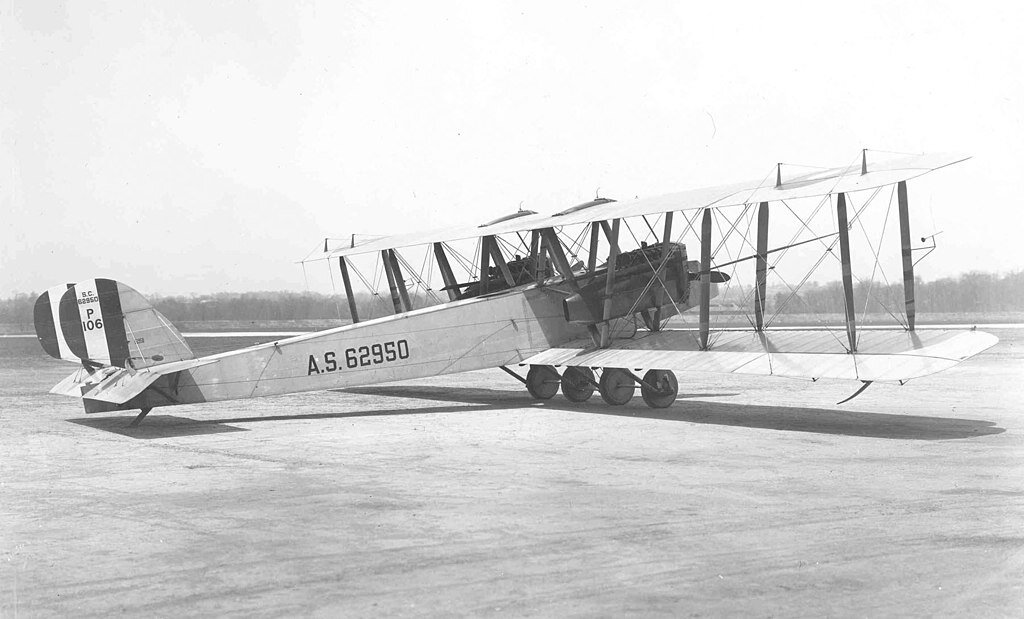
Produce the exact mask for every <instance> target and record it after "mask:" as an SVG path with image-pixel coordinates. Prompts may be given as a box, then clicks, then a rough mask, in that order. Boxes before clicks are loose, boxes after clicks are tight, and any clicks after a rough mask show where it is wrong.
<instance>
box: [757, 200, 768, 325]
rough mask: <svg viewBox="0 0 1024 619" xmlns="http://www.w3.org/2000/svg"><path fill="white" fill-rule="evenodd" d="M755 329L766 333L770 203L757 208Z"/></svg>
mask: <svg viewBox="0 0 1024 619" xmlns="http://www.w3.org/2000/svg"><path fill="white" fill-rule="evenodd" d="M754 282H755V284H754V285H755V286H756V290H755V293H754V328H755V329H756V330H757V331H764V302H765V296H766V293H767V288H768V203H767V202H762V203H761V204H760V205H759V206H758V207H757V262H756V263H755V267H754Z"/></svg>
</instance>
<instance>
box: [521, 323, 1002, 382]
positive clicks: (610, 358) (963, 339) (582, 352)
mask: <svg viewBox="0 0 1024 619" xmlns="http://www.w3.org/2000/svg"><path fill="white" fill-rule="evenodd" d="M858 338H859V341H858V344H857V352H855V353H850V352H849V351H847V350H846V332H845V331H843V330H819V329H793V330H789V329H787V330H778V331H765V332H763V333H757V332H754V331H749V330H747V331H719V332H716V333H714V334H713V335H712V339H711V346H710V348H709V350H701V349H700V343H699V338H698V337H697V332H696V331H694V330H690V329H683V330H667V331H659V332H653V333H648V334H645V335H641V336H639V337H636V338H633V339H630V340H628V341H615V342H613V343H612V348H607V349H595V348H593V344H592V343H591V341H590V340H578V341H577V342H575V343H571V344H569V345H567V346H565V347H561V348H552V349H549V350H546V351H544V352H542V353H539V354H537V355H534V356H532V357H530V358H528V359H525V360H524V361H522V362H521V363H522V364H523V365H526V364H529V365H554V366H566V365H568V366H584V367H624V368H656V369H663V370H679V371H684V372H685V371H690V372H718V373H728V374H754V375H762V376H789V377H793V378H814V379H817V378H835V379H845V380H861V381H880V382H884V381H889V382H896V381H905V380H910V379H912V378H920V377H922V376H927V375H929V374H934V373H936V372H941V371H943V370H947V369H949V368H951V367H953V366H954V365H956V364H957V363H960V362H961V361H963V360H965V359H967V358H969V357H972V356H974V355H976V354H978V353H980V352H982V351H984V350H986V349H988V348H990V347H992V346H994V345H995V344H996V343H997V342H998V341H999V340H998V338H996V337H995V336H993V335H989V334H988V333H983V332H980V331H963V330H946V329H936V330H926V331H906V330H903V329H865V330H863V331H861V333H860V334H859V335H858ZM574 344H575V345H574Z"/></svg>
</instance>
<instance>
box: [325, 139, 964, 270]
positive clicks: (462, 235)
mask: <svg viewBox="0 0 1024 619" xmlns="http://www.w3.org/2000/svg"><path fill="white" fill-rule="evenodd" d="M869 152H870V151H869ZM967 158H968V157H966V156H963V155H951V154H934V155H914V156H908V157H902V158H898V159H889V160H879V161H872V160H871V159H870V158H868V159H867V172H866V173H863V174H862V173H861V166H860V163H859V162H858V163H856V164H854V165H850V166H847V167H838V168H828V169H818V170H815V171H814V172H811V173H804V174H801V175H799V176H789V177H787V176H786V168H785V167H783V169H782V175H781V176H782V178H781V180H782V183H781V185H778V186H776V180H777V179H776V178H775V177H774V176H770V177H767V178H765V179H762V180H757V181H748V182H743V183H735V184H731V185H721V186H718V187H705V188H702V189H691V190H688V191H680V192H677V193H670V194H665V195H660V196H653V197H649V198H639V199H635V200H623V201H619V202H614V201H609V202H605V203H603V204H595V205H594V206H591V207H589V208H585V209H580V210H576V211H573V212H570V213H564V214H561V215H560V214H554V215H542V214H531V215H525V216H522V217H516V218H514V219H509V220H506V221H501V222H499V223H496V224H491V225H484V226H477V225H467V226H460V227H455V228H452V227H448V228H443V229H438V230H431V231H426V232H411V233H408V234H398V235H393V236H383V237H379V238H376V239H373V240H369V241H365V242H361V243H353V245H354V246H350V247H342V248H338V249H333V250H331V251H327V252H324V253H323V254H321V255H319V256H317V257H315V258H312V257H311V258H310V259H313V260H322V259H327V258H334V257H338V256H352V255H357V254H365V253H370V252H374V251H381V250H384V249H393V248H396V247H411V246H414V245H424V244H427V243H434V242H443V241H457V240H462V239H469V238H476V237H480V236H485V235H501V234H511V233H514V232H525V231H530V230H539V229H541V228H548V227H559V226H565V225H572V224H581V223H588V222H592V221H604V220H607V219H616V218H622V217H639V216H641V215H654V214H658V213H665V212H668V211H686V210H694V209H701V208H720V207H726V206H736V205H743V204H752V203H756V202H771V201H776V200H792V199H797V198H811V197H818V196H825V195H828V194H834V193H840V192H846V193H850V192H855V191H864V190H869V189H876V188H878V187H885V186H887V185H891V184H893V183H897V182H900V181H906V180H909V179H912V178H914V177H917V176H920V175H922V174H926V173H928V172H931V171H933V170H937V169H939V168H944V167H946V166H949V165H952V164H954V163H959V162H961V161H964V160H965V159H967Z"/></svg>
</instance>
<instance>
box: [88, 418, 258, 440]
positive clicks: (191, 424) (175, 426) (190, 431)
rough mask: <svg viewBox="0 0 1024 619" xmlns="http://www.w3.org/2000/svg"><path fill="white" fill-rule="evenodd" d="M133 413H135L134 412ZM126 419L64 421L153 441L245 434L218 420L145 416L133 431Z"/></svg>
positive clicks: (242, 430)
mask: <svg viewBox="0 0 1024 619" xmlns="http://www.w3.org/2000/svg"><path fill="white" fill-rule="evenodd" d="M135 414H137V413H135ZM135 414H133V415H131V416H130V417H79V418H77V419H68V421H70V422H71V423H77V424H78V425H80V426H86V427H89V428H93V429H94V430H103V431H104V432H111V433H113V434H120V435H122V436H127V437H129V438H138V439H154V438H174V437H179V436H200V435H203V434H222V433H224V432H248V430H246V429H245V428H237V427H235V426H229V425H227V424H225V423H222V422H219V421H203V420H201V419H190V418H188V417H178V416H177V415H149V416H147V417H146V419H145V420H144V421H143V422H142V423H140V424H139V425H138V426H135V427H134V428H133V427H131V426H129V425H128V424H129V423H130V422H131V420H132V419H134V418H135Z"/></svg>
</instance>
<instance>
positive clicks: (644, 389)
mask: <svg viewBox="0 0 1024 619" xmlns="http://www.w3.org/2000/svg"><path fill="white" fill-rule="evenodd" d="M644 383H646V384H641V385H640V395H641V396H643V399H644V402H646V403H647V406H650V407H651V408H668V407H669V406H672V403H673V402H675V401H676V395H677V394H678V393H679V381H677V380H676V375H675V374H673V373H672V372H669V371H668V370H649V371H648V372H647V373H646V374H644ZM651 387H655V389H652V388H651Z"/></svg>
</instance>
